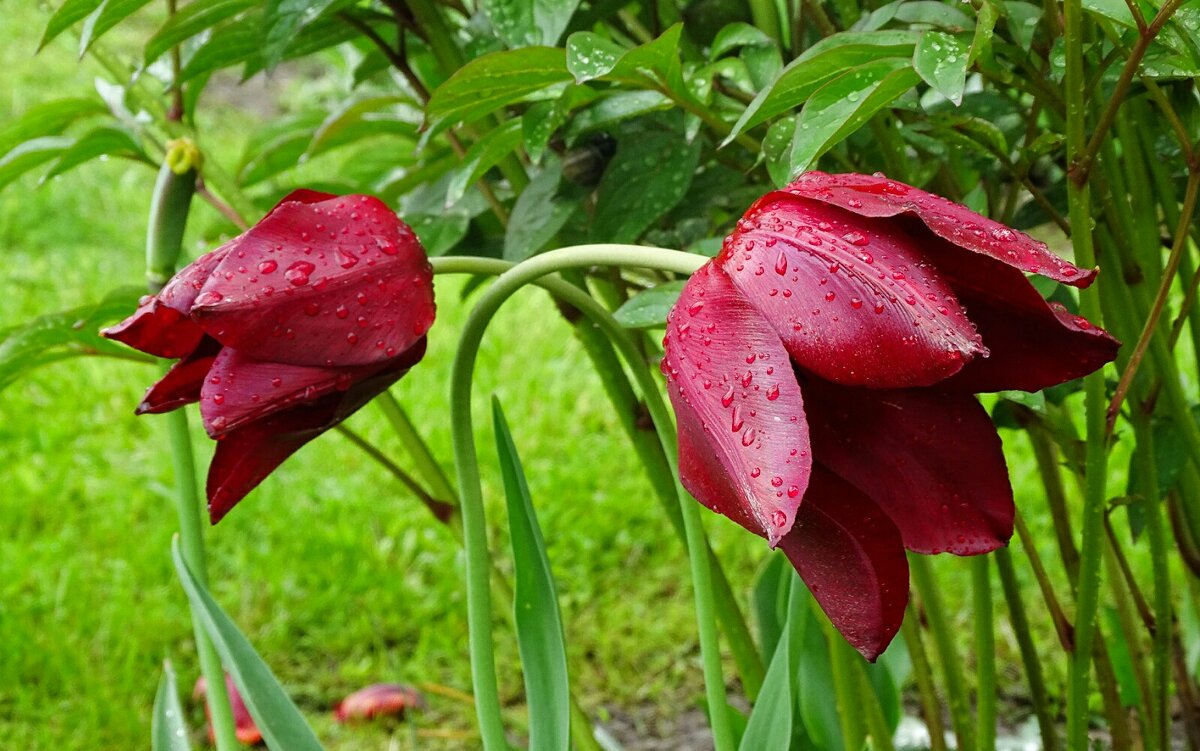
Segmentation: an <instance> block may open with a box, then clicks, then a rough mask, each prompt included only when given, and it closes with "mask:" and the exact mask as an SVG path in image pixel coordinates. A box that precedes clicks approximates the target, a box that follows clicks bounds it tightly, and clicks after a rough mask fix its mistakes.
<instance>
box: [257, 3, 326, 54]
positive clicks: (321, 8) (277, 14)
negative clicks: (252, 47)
mask: <svg viewBox="0 0 1200 751" xmlns="http://www.w3.org/2000/svg"><path fill="white" fill-rule="evenodd" d="M338 2H342V3H343V4H344V0H268V2H267V4H266V9H265V11H264V14H263V36H262V43H263V46H262V54H263V57H264V58H265V62H266V66H267V68H273V67H275V65H276V64H277V63H278V62H279V61H280V60H282V59H283V54H284V52H285V51H287V48H288V47H289V46H291V44H292V42H293V41H295V39H296V37H297V36H298V35H299V34H300V32H301V31H303V30H304V27H305V26H308V25H309V24H310V23H312V22H313V21H315V20H317V19H318V18H320V17H321V16H322V15H323V14H324V13H325V12H326V11H327V10H329V8H330V6H332V5H333V4H334V3H338Z"/></svg>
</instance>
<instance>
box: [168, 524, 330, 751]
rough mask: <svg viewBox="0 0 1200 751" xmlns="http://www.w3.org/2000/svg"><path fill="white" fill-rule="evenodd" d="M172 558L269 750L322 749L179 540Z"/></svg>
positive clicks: (182, 582) (304, 750) (307, 750)
mask: <svg viewBox="0 0 1200 751" xmlns="http://www.w3.org/2000/svg"><path fill="white" fill-rule="evenodd" d="M171 557H172V559H174V561H175V571H176V572H177V573H178V575H179V581H180V583H181V584H183V589H184V591H185V592H187V596H188V601H189V602H190V603H191V606H192V614H193V615H195V616H196V618H197V619H199V621H200V624H201V625H202V626H203V627H204V631H205V632H206V633H207V634H208V636H209V638H210V639H212V641H213V646H215V647H216V648H217V653H218V654H220V655H221V664H222V665H223V666H224V667H225V669H226V670H227V671H229V675H230V676H231V677H232V678H233V682H234V683H236V684H237V687H238V692H239V693H240V694H241V695H242V699H243V701H245V702H246V709H248V710H250V716H251V717H253V718H254V724H255V725H257V726H258V729H259V730H260V731H262V735H263V740H264V741H266V744H267V747H268V748H272V749H287V751H322V747H321V744H320V742H319V741H317V737H316V736H315V735H313V732H312V729H310V728H309V727H308V724H307V723H306V722H305V721H304V716H303V715H301V714H300V710H299V709H297V708H296V705H295V704H294V703H292V700H291V699H290V698H288V695H287V693H285V692H284V690H283V688H282V687H281V686H280V685H279V681H278V680H277V679H276V678H275V675H274V674H273V673H271V669H270V668H269V667H267V664H266V663H265V662H263V660H262V658H261V657H259V656H258V653H257V652H255V651H254V646H253V645H251V644H250V642H249V640H247V639H246V637H245V636H243V635H242V632H241V631H239V630H238V627H237V625H236V624H234V622H233V621H232V620H231V619H230V618H229V616H228V615H226V614H225V611H224V610H222V609H221V606H220V605H218V604H217V602H216V600H214V599H213V597H212V595H210V594H209V593H208V590H207V589H205V588H204V585H203V584H201V583H200V582H199V581H198V580H197V579H196V576H195V574H193V573H192V571H191V569H189V568H188V565H187V563H186V562H184V560H183V552H182V550H181V549H180V546H179V537H178V536H176V537H175V539H174V540H172V541H171Z"/></svg>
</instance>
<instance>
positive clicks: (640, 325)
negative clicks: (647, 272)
mask: <svg viewBox="0 0 1200 751" xmlns="http://www.w3.org/2000/svg"><path fill="white" fill-rule="evenodd" d="M686 283H687V282H686V281H685V280H683V279H680V280H678V281H673V282H663V283H662V284H658V285H655V286H653V287H651V288H650V289H647V290H642V291H641V292H638V293H637V294H636V295H634V296H633V297H631V298H629V299H628V300H626V301H625V303H624V304H623V305H621V307H619V308H617V310H616V312H615V313H613V317H614V318H616V319H617V323H620V324H621V325H622V326H624V327H625V328H627V329H650V328H655V327H659V326H666V325H667V313H670V312H671V308H673V307H674V306H675V303H676V302H677V301H678V300H679V295H680V293H681V292H683V285H684V284H686Z"/></svg>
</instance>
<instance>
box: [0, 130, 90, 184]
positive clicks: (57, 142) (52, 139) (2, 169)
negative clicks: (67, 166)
mask: <svg viewBox="0 0 1200 751" xmlns="http://www.w3.org/2000/svg"><path fill="white" fill-rule="evenodd" d="M74 142H75V141H74V139H71V138H65V137H62V136H42V137H41V138H34V139H32V140H29V141H26V142H25V143H23V144H21V145H20V146H17V147H16V148H15V149H12V150H10V151H9V152H8V153H7V154H5V155H4V157H3V158H0V188H4V186H6V185H8V184H9V183H11V182H13V181H14V180H16V179H17V178H19V177H20V176H21V175H24V174H25V173H26V172H29V171H30V170H32V169H33V168H35V167H37V166H38V165H41V164H45V163H46V162H48V161H50V160H51V159H54V158H55V157H57V156H58V155H59V154H61V153H63V151H65V150H66V149H68V148H70V146H71V144H73V143H74Z"/></svg>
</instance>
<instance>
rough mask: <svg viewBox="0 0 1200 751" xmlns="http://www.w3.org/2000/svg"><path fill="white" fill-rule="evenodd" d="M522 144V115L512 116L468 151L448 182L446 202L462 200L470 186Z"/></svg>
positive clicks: (449, 203)
mask: <svg viewBox="0 0 1200 751" xmlns="http://www.w3.org/2000/svg"><path fill="white" fill-rule="evenodd" d="M520 145H521V118H517V119H515V120H509V121H508V122H506V123H505V124H504V125H501V126H500V127H498V128H492V129H491V130H489V131H488V132H487V133H485V134H484V136H483V137H482V138H480V139H479V140H478V141H476V142H475V143H473V144H471V148H469V149H467V153H466V154H464V155H463V158H462V163H461V164H460V165H459V166H458V169H456V170H455V171H454V174H453V176H451V178H450V184H449V185H448V186H446V206H447V207H450V206H453V205H454V204H456V203H458V201H459V199H460V198H462V197H463V194H464V193H466V191H467V187H468V186H470V185H473V184H475V183H476V182H477V181H479V180H480V179H481V178H482V177H483V176H484V174H486V173H487V171H488V170H489V169H491V168H492V167H494V166H496V164H498V163H499V162H500V160H502V159H504V158H505V157H506V156H508V155H509V154H511V153H512V152H513V151H514V150H516V149H517V147H519V146H520Z"/></svg>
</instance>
